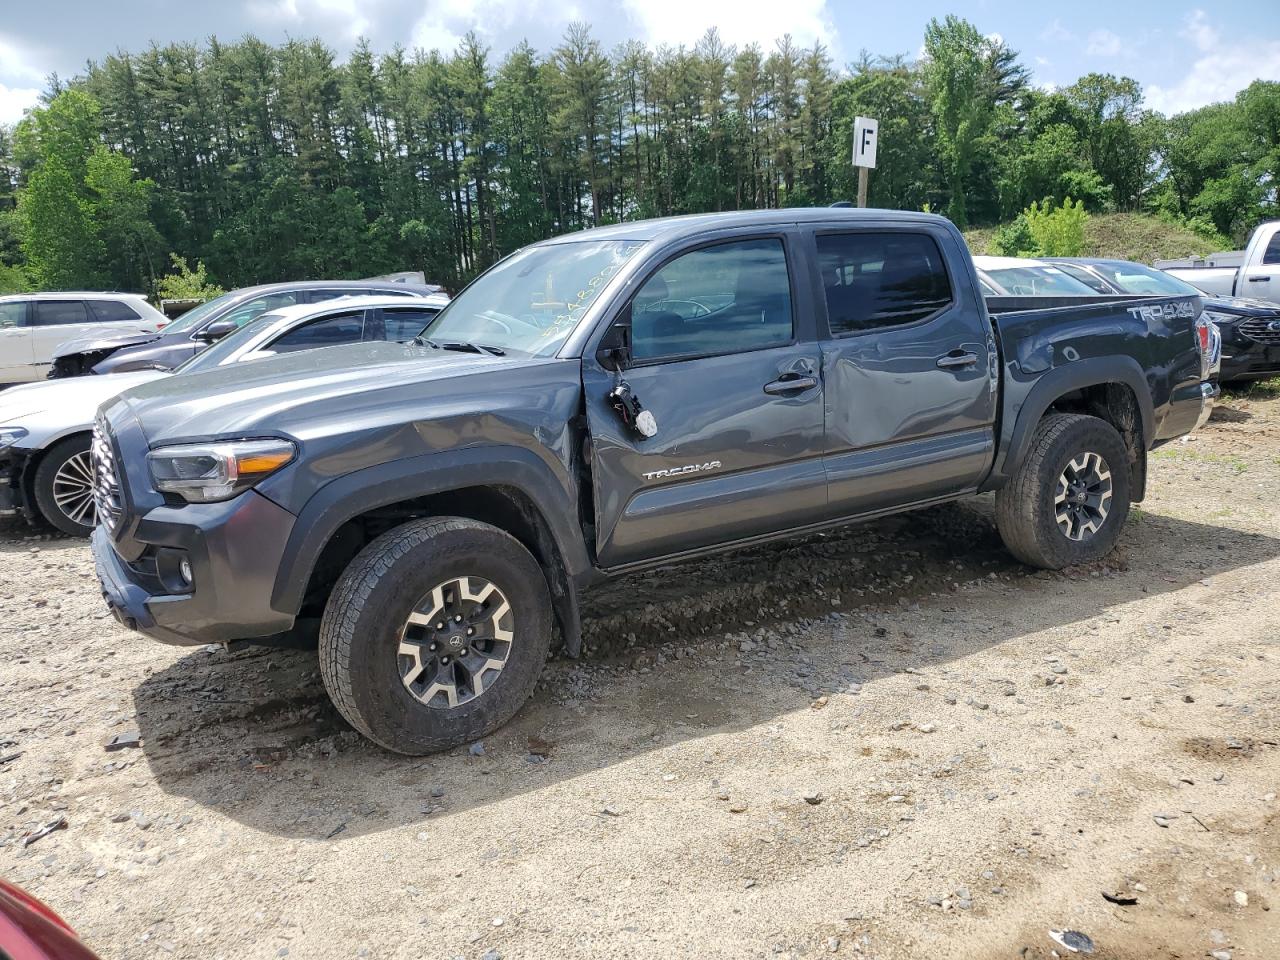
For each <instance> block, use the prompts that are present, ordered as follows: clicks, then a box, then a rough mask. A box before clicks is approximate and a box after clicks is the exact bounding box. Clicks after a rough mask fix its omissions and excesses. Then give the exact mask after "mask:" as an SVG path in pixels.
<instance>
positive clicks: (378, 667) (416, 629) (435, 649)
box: [320, 517, 551, 756]
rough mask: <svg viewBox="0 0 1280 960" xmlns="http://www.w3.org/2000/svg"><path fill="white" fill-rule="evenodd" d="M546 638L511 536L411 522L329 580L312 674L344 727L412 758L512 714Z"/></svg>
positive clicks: (539, 583) (546, 603) (547, 629)
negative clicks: (317, 675) (317, 662)
mask: <svg viewBox="0 0 1280 960" xmlns="http://www.w3.org/2000/svg"><path fill="white" fill-rule="evenodd" d="M550 641H551V597H550V594H549V592H548V590H547V582H546V578H545V577H544V575H543V572H542V569H541V568H540V567H539V566H538V562H537V561H536V560H535V559H534V558H533V556H532V555H531V554H530V553H529V551H528V550H526V549H525V548H524V547H523V546H522V545H521V544H520V543H519V541H517V540H516V539H515V538H514V537H512V536H510V535H509V534H507V533H504V532H503V531H501V530H499V529H498V528H497V527H492V526H490V525H488V524H485V523H479V522H477V521H474V520H466V519H461V518H457V517H445V518H432V519H425V520H414V521H411V522H409V523H406V524H404V525H403V526H400V527H397V528H395V529H394V530H391V531H389V532H387V533H385V534H383V535H382V536H381V537H379V538H378V539H377V540H374V541H373V542H372V543H370V544H369V545H368V546H367V547H365V548H364V550H362V551H361V552H360V554H359V555H357V556H356V558H355V559H354V560H352V561H351V564H350V565H349V566H348V567H347V569H346V571H345V572H344V573H343V574H342V577H341V578H340V579H339V580H338V583H337V585H336V586H335V587H334V590H333V593H332V595H331V596H330V598H329V602H328V605H327V606H326V608H325V612H324V617H323V619H322V620H321V624H320V673H321V676H322V677H323V678H324V685H325V687H326V689H327V690H328V691H329V696H330V697H331V698H332V699H333V702H334V704H335V706H337V708H338V710H339V712H340V713H341V714H342V715H343V716H344V717H346V719H347V720H348V722H350V723H351V725H352V726H353V727H355V728H356V729H357V730H359V731H360V732H361V733H363V734H364V735H365V736H367V737H368V738H369V739H370V740H373V741H374V742H375V743H378V744H380V745H381V746H383V747H386V748H387V749H388V750H392V751H395V752H396V753H404V754H410V755H415V756H416V755H422V754H427V753H434V752H436V751H439V750H448V749H450V748H451V747H456V746H459V745H460V744H464V743H468V742H470V741H473V740H476V739H478V738H479V737H483V736H485V735H486V734H488V733H490V732H492V731H493V730H496V729H497V728H498V727H500V726H501V725H502V724H504V723H506V722H507V721H508V720H509V719H511V717H512V716H514V715H515V713H516V711H517V710H519V709H520V707H521V706H523V705H524V702H525V701H526V700H528V699H529V696H530V694H532V693H533V688H534V685H535V684H536V683H537V680H538V674H539V673H541V671H542V666H543V664H544V663H545V662H546V659H547V652H548V649H549V647H550Z"/></svg>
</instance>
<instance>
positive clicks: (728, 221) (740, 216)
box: [542, 207, 950, 245]
mask: <svg viewBox="0 0 1280 960" xmlns="http://www.w3.org/2000/svg"><path fill="white" fill-rule="evenodd" d="M883 220H893V221H898V222H903V223H931V224H938V223H945V224H947V225H948V226H950V221H949V220H947V219H946V218H945V217H940V216H938V215H937V214H935V213H917V212H915V211H911V210H881V209H878V208H874V207H868V208H863V209H860V208H858V207H783V208H781V209H775V210H731V211H726V212H723V213H693V214H686V215H684V216H679V217H658V218H656V219H653V220H635V221H632V222H629V223H617V224H612V225H610V226H607V227H594V228H592V229H589V230H579V231H577V232H575V233H565V234H561V235H560V236H558V237H552V238H551V239H549V240H543V241H542V243H543V244H546V245H551V244H558V243H580V242H584V241H595V240H638V241H649V240H678V239H680V238H682V237H688V236H694V235H696V234H699V233H705V232H706V231H708V230H714V229H717V228H719V227H776V226H785V225H788V224H796V223H840V222H842V221H847V222H849V223H858V222H863V221H883Z"/></svg>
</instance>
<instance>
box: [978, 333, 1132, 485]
mask: <svg viewBox="0 0 1280 960" xmlns="http://www.w3.org/2000/svg"><path fill="white" fill-rule="evenodd" d="M1058 407H1060V408H1061V410H1062V411H1063V412H1066V411H1078V412H1081V413H1092V414H1093V415H1094V416H1100V417H1102V419H1105V420H1107V421H1109V422H1110V423H1112V424H1113V425H1114V426H1115V427H1116V428H1117V429H1118V430H1119V431H1120V433H1121V436H1123V437H1124V438H1125V442H1126V444H1127V445H1128V446H1129V448H1130V466H1131V470H1132V472H1133V484H1132V487H1133V499H1134V501H1135V502H1137V501H1140V500H1141V499H1142V495H1143V491H1144V489H1145V485H1146V452H1147V449H1148V448H1149V447H1150V446H1151V441H1152V438H1153V437H1154V436H1155V410H1154V406H1153V404H1152V400H1151V388H1150V387H1149V386H1148V384H1147V380H1146V376H1145V375H1144V374H1143V372H1142V368H1141V367H1139V366H1138V363H1137V361H1136V360H1134V359H1133V358H1131V357H1095V358H1092V359H1087V360H1079V361H1077V362H1075V363H1071V364H1067V365H1065V366H1060V367H1055V368H1054V369H1052V370H1050V371H1048V372H1047V373H1045V374H1044V375H1043V376H1041V377H1040V378H1039V379H1038V380H1036V381H1035V383H1034V384H1032V385H1031V389H1030V390H1029V391H1028V392H1027V394H1026V396H1025V398H1024V399H1023V400H1022V402H1021V404H1020V405H1018V406H1017V408H1016V409H1017V414H1016V417H1015V418H1014V419H1013V422H1012V423H1009V422H1007V421H1006V422H1005V423H1004V424H1003V425H1002V428H1001V438H1000V440H1001V442H1000V447H1001V449H1003V450H1004V453H1003V455H1002V456H1001V457H1000V458H999V459H998V460H997V462H996V465H995V467H994V469H993V470H992V475H991V479H990V480H989V481H988V483H987V484H985V485H984V489H995V488H996V487H999V486H1002V485H1003V484H1004V482H1005V481H1006V480H1007V479H1008V478H1009V477H1010V476H1011V475H1012V474H1013V473H1014V471H1015V470H1016V469H1017V466H1018V464H1020V463H1021V462H1022V460H1023V458H1024V457H1025V456H1026V455H1027V451H1028V449H1029V448H1030V445H1031V440H1032V437H1033V436H1034V435H1035V430H1036V425H1037V424H1038V423H1039V422H1040V420H1041V419H1042V418H1043V417H1044V416H1045V414H1046V413H1048V412H1049V411H1050V410H1053V409H1055V408H1058ZM1135 408H1136V409H1135ZM1135 421H1136V422H1135Z"/></svg>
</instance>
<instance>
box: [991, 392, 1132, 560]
mask: <svg viewBox="0 0 1280 960" xmlns="http://www.w3.org/2000/svg"><path fill="white" fill-rule="evenodd" d="M1128 516H1129V456H1128V451H1127V450H1126V448H1125V445H1124V441H1123V440H1122V439H1121V438H1120V434H1119V433H1117V432H1116V429H1115V427H1113V426H1112V425H1111V424H1109V423H1107V422H1106V421H1105V420H1101V419H1099V418H1098V417H1090V416H1085V415H1082V414H1072V413H1055V414H1052V415H1050V416H1047V417H1045V418H1044V419H1043V420H1041V421H1040V423H1039V425H1038V426H1037V427H1036V432H1035V435H1034V436H1033V437H1032V439H1031V448H1030V450H1029V451H1028V452H1027V455H1026V457H1025V458H1024V459H1023V461H1022V463H1021V464H1019V466H1018V469H1017V472H1016V473H1015V474H1014V475H1013V477H1012V479H1011V480H1010V481H1009V483H1007V484H1006V485H1005V486H1004V487H1002V488H1001V489H1000V490H999V491H998V492H997V493H996V525H997V527H998V528H999V530H1000V537H1001V539H1003V540H1004V543H1005V546H1006V547H1008V548H1009V552H1010V553H1012V554H1013V555H1014V556H1015V557H1017V558H1018V559H1019V560H1021V561H1022V562H1023V563H1027V564H1030V565H1031V566H1033V567H1042V568H1044V569H1046V570H1061V569H1062V568H1063V567H1068V566H1070V565H1071V564H1074V563H1087V562H1089V561H1092V560H1097V559H1098V558H1100V557H1103V556H1105V555H1106V554H1108V553H1109V552H1110V551H1111V550H1112V548H1113V547H1115V545H1116V541H1117V540H1118V539H1119V537H1120V530H1121V528H1122V527H1123V526H1124V522H1125V519H1126V518H1127V517H1128Z"/></svg>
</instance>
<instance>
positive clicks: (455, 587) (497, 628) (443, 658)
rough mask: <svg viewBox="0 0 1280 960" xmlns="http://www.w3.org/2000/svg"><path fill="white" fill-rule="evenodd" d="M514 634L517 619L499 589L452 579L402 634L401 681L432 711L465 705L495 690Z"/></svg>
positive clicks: (429, 597)
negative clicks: (494, 685) (493, 688)
mask: <svg viewBox="0 0 1280 960" xmlns="http://www.w3.org/2000/svg"><path fill="white" fill-rule="evenodd" d="M514 635H515V614H514V613H513V612H512V610H511V604H510V602H508V600H507V598H506V595H505V594H503V592H502V591H501V590H500V589H498V587H497V585H496V584H494V583H491V582H490V581H488V580H486V579H484V578H483V577H457V578H455V579H453V580H446V581H445V582H444V583H442V584H440V585H439V586H437V587H435V588H434V589H433V590H431V592H430V593H428V594H427V595H426V596H425V597H424V598H423V599H422V600H421V601H420V602H419V603H418V604H417V606H415V608H414V610H413V612H412V613H410V614H409V618H408V620H406V621H405V625H404V627H403V628H402V630H401V631H400V648H399V656H398V657H397V661H398V664H399V667H400V680H401V682H402V683H403V684H404V686H405V689H406V690H408V691H409V693H410V695H411V696H413V697H414V698H415V699H417V700H418V701H420V702H421V703H423V704H425V705H426V706H428V707H431V708H433V709H443V710H447V709H451V708H453V707H458V706H462V705H463V704H466V703H469V702H471V701H472V700H474V699H475V698H476V697H479V696H481V695H482V694H483V693H484V692H485V691H486V690H488V689H489V688H490V687H492V686H493V683H494V682H495V681H496V680H497V679H498V675H499V674H501V673H502V669H503V667H505V666H506V664H507V660H508V658H509V657H510V655H511V643H512V640H513V638H514Z"/></svg>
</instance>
